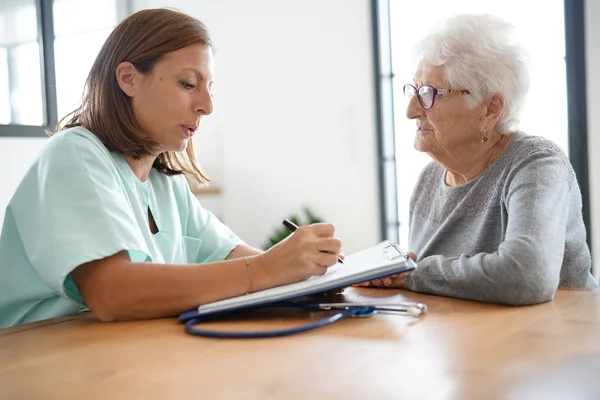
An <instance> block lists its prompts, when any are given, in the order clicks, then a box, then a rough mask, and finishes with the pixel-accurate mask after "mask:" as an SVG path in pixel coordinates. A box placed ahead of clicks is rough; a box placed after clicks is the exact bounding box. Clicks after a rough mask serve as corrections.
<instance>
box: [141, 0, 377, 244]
mask: <svg viewBox="0 0 600 400" xmlns="http://www.w3.org/2000/svg"><path fill="white" fill-rule="evenodd" d="M369 4H370V2H369V0H327V1H322V0H286V1H281V0H253V1H247V0H219V1H215V0H193V1H192V0H179V1H177V0H169V1H167V0H138V1H135V0H134V1H133V10H134V11H137V10H140V9H142V8H154V7H163V6H168V7H172V8H176V9H178V10H180V11H184V12H187V13H188V14H190V15H192V16H194V17H197V18H199V19H200V20H202V21H203V22H204V23H206V24H207V25H208V27H209V29H210V31H211V34H212V37H213V41H214V43H215V46H216V49H217V53H216V57H215V73H216V83H215V94H216V96H215V113H214V114H213V115H212V116H210V117H208V118H207V120H206V123H205V124H204V122H203V124H204V125H203V127H201V129H200V131H199V137H198V138H197V140H196V148H197V149H198V152H199V153H200V156H199V158H200V161H201V162H202V163H203V166H204V167H205V169H206V170H207V172H208V174H209V175H212V176H213V178H214V184H215V185H218V186H221V187H222V189H223V194H222V195H221V196H220V199H219V200H220V204H219V205H218V208H219V210H218V212H217V213H222V215H223V219H224V220H225V222H226V223H227V224H228V225H229V226H230V227H231V228H232V229H233V230H234V231H235V232H236V233H237V234H238V235H240V236H241V237H242V238H243V239H244V240H246V241H248V242H249V243H250V244H252V245H256V246H259V245H261V244H262V243H263V242H264V241H265V239H266V238H267V237H268V236H269V235H270V234H271V233H272V232H273V230H274V229H279V228H280V227H281V226H282V225H281V220H282V219H283V218H285V217H287V216H289V215H290V213H292V212H298V211H301V208H302V207H303V206H305V205H306V206H309V207H310V208H311V209H312V210H313V211H314V212H315V213H317V214H319V215H320V216H321V217H322V218H324V219H326V220H327V221H331V222H333V223H334V224H335V225H336V227H337V234H338V236H339V237H340V238H342V240H343V242H344V248H345V250H346V252H352V251H355V250H358V249H360V248H362V247H365V246H368V245H371V244H374V243H376V242H377V241H378V240H379V239H380V238H379V207H378V186H377V185H378V183H377V151H376V130H375V106H374V89H373V79H374V78H373V55H372V44H371V37H372V35H371V20H370V18H371V17H370V7H369ZM208 200H209V202H210V203H214V202H215V201H216V199H214V198H212V197H211V198H210V199H208ZM208 204H209V203H207V205H208ZM207 208H208V206H207Z"/></svg>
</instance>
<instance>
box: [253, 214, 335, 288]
mask: <svg viewBox="0 0 600 400" xmlns="http://www.w3.org/2000/svg"><path fill="white" fill-rule="evenodd" d="M334 233H335V227H334V226H333V225H332V224H325V223H318V224H311V225H304V226H300V227H299V228H298V229H296V230H295V231H294V233H292V234H291V235H290V236H288V237H287V238H286V239H285V240H283V241H281V242H280V243H278V244H277V245H275V246H273V247H271V248H270V249H269V250H268V251H266V252H265V253H263V254H262V255H260V256H259V257H261V262H263V263H264V265H265V268H266V270H267V273H268V274H269V275H270V276H271V278H272V280H273V282H274V283H275V285H284V284H288V283H293V282H298V281H301V280H304V279H307V278H309V277H311V276H314V275H323V274H325V272H327V268H329V267H330V266H332V265H335V264H336V263H337V262H338V260H337V258H338V257H341V258H343V254H341V248H342V242H341V240H340V239H338V238H336V237H334V236H333V235H334Z"/></svg>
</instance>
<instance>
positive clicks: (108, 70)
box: [56, 9, 212, 184]
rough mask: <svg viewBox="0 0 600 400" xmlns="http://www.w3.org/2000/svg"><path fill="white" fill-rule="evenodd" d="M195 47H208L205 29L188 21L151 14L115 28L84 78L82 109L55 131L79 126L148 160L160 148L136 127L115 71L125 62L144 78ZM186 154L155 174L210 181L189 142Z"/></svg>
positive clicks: (161, 163) (171, 157)
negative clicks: (168, 58) (165, 59)
mask: <svg viewBox="0 0 600 400" xmlns="http://www.w3.org/2000/svg"><path fill="white" fill-rule="evenodd" d="M194 44H201V45H204V46H209V47H212V43H211V40H210V36H209V33H208V29H207V28H206V26H205V25H204V24H203V23H202V22H200V21H199V20H197V19H195V18H193V17H190V16H189V15H186V14H183V13H181V12H178V11H173V10H169V9H150V10H142V11H139V12H137V13H135V14H133V15H131V16H129V17H128V18H126V19H125V20H123V22H121V23H120V24H119V25H117V27H116V28H115V29H114V30H113V31H112V33H111V34H110V36H109V37H108V39H106V42H105V43H104V45H103V46H102V48H101V49H100V52H99V53H98V56H97V57H96V61H95V62H94V65H93V66H92V69H91V70H90V74H89V75H88V78H87V81H86V94H85V96H84V98H83V102H82V104H81V106H80V107H79V108H78V109H77V110H75V111H73V112H72V113H70V114H69V115H67V116H65V117H64V118H63V119H62V120H61V121H60V122H59V124H58V125H57V127H56V131H58V130H60V129H63V128H71V127H74V126H83V127H85V128H87V129H89V130H90V131H91V132H93V133H94V134H95V135H96V136H97V137H98V138H99V139H100V140H101V141H102V142H103V143H104V145H105V146H106V147H108V148H109V149H110V150H112V151H116V152H117V153H119V154H121V155H124V156H132V157H134V158H140V157H142V156H146V155H149V154H152V153H153V152H154V151H155V149H156V148H157V147H158V145H157V143H155V142H154V141H152V140H150V139H149V138H148V137H147V135H146V134H145V133H144V131H143V130H142V128H141V127H140V125H139V123H138V121H137V120H136V118H135V115H134V112H133V106H132V103H131V100H130V98H129V96H127V95H126V94H125V93H123V91H122V90H121V88H120V87H119V85H118V83H117V79H116V76H115V70H116V68H117V66H118V65H119V64H120V63H121V62H124V61H129V62H130V63H132V64H133V65H134V66H135V68H136V69H137V70H138V71H139V72H141V73H142V74H148V73H151V72H152V69H153V68H154V65H155V64H156V63H157V62H158V61H160V60H161V59H162V58H163V57H164V56H165V55H166V54H167V53H170V52H173V51H176V50H179V49H182V48H184V47H187V46H189V45H194ZM69 117H70V119H69ZM67 119H68V122H66V123H64V121H65V120H67ZM63 124H64V126H62V125H63ZM186 153H187V155H180V154H178V153H177V152H172V151H169V152H164V153H161V154H160V155H159V156H158V157H157V158H156V160H155V161H154V164H153V168H156V169H157V170H158V171H160V172H162V173H163V174H165V175H179V174H182V173H184V172H185V173H188V174H190V175H192V176H194V177H195V178H196V179H197V180H198V182H199V183H200V184H203V183H206V182H208V181H210V180H209V179H208V177H206V176H205V175H204V173H203V172H202V170H201V168H200V165H199V164H198V162H197V161H196V157H195V155H194V146H193V142H192V141H191V140H190V141H189V143H188V145H187V151H186Z"/></svg>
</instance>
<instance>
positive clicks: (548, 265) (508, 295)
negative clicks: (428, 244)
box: [405, 251, 560, 305]
mask: <svg viewBox="0 0 600 400" xmlns="http://www.w3.org/2000/svg"><path fill="white" fill-rule="evenodd" d="M517 254H519V257H513V255H512V254H511V253H508V252H505V251H500V252H497V253H494V254H483V253H481V254H476V255H474V256H469V255H461V256H459V257H444V256H431V257H427V258H425V259H423V260H421V261H419V263H418V265H419V266H418V268H417V269H416V270H415V271H412V272H411V273H410V274H409V275H408V276H407V278H406V282H405V286H406V288H407V289H409V290H413V291H416V292H423V293H430V294H436V295H442V296H449V297H456V298H462V299H466V300H476V301H483V302H489V303H499V304H509V305H528V304H537V303H542V302H545V301H549V300H551V299H552V298H553V295H554V292H555V290H556V287H557V285H558V279H559V270H560V262H559V261H557V260H556V259H555V260H552V259H550V258H548V257H544V256H541V255H540V254H539V253H538V252H535V251H534V252H525V251H524V252H521V253H517Z"/></svg>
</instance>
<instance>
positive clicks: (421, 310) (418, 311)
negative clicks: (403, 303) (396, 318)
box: [406, 303, 427, 317]
mask: <svg viewBox="0 0 600 400" xmlns="http://www.w3.org/2000/svg"><path fill="white" fill-rule="evenodd" d="M406 313H407V314H408V315H410V316H411V317H420V316H421V315H425V314H427V305H425V304H423V303H419V304H416V305H414V306H410V307H408V308H407V309H406Z"/></svg>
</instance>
